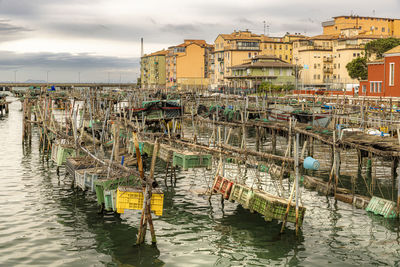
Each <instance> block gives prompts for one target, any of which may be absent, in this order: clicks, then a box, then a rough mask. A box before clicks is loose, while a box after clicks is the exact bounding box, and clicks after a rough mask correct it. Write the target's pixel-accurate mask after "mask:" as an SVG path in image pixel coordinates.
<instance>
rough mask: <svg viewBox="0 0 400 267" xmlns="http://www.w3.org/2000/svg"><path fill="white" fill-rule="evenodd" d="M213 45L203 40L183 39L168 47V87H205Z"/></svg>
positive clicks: (206, 85) (207, 82)
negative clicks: (177, 43) (179, 42)
mask: <svg viewBox="0 0 400 267" xmlns="http://www.w3.org/2000/svg"><path fill="white" fill-rule="evenodd" d="M212 49H213V46H212V45H209V44H207V43H206V41H204V40H184V42H183V43H182V44H180V45H177V46H172V47H169V48H168V53H167V55H166V85H167V87H168V88H180V89H185V88H189V87H190V88H193V87H194V88H207V87H208V85H209V77H210V68H211V66H210V65H211V64H210V60H209V59H210V56H211V52H212Z"/></svg>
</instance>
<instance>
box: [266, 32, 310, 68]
mask: <svg viewBox="0 0 400 267" xmlns="http://www.w3.org/2000/svg"><path fill="white" fill-rule="evenodd" d="M260 38H261V54H262V55H268V56H275V57H277V58H279V59H281V60H283V61H285V62H288V63H292V62H293V57H292V56H293V41H295V40H299V39H304V38H306V37H305V36H304V35H301V34H289V33H287V34H286V35H285V36H283V37H268V36H265V35H261V37H260Z"/></svg>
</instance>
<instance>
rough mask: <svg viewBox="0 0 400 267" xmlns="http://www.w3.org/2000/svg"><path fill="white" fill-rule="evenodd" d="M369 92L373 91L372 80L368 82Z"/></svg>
mask: <svg viewBox="0 0 400 267" xmlns="http://www.w3.org/2000/svg"><path fill="white" fill-rule="evenodd" d="M369 92H370V93H373V92H374V83H373V82H370V83H369Z"/></svg>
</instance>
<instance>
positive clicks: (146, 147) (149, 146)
mask: <svg viewBox="0 0 400 267" xmlns="http://www.w3.org/2000/svg"><path fill="white" fill-rule="evenodd" d="M153 150H154V144H153V143H149V142H144V143H143V154H146V155H147V156H149V157H151V156H153Z"/></svg>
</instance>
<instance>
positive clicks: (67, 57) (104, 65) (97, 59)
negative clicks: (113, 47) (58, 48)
mask: <svg viewBox="0 0 400 267" xmlns="http://www.w3.org/2000/svg"><path fill="white" fill-rule="evenodd" d="M139 61H140V59H139V58H120V57H111V56H98V55H90V54H86V53H80V54H71V53H45V52H44V53H15V52H10V51H0V69H22V68H32V67H35V68H43V69H74V70H80V69H93V70H96V69H133V68H134V67H137V66H138V65H139Z"/></svg>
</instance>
